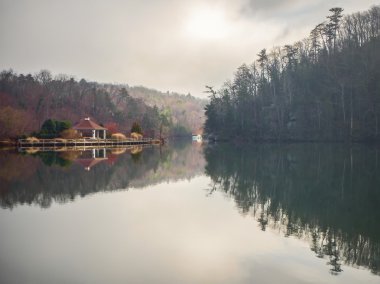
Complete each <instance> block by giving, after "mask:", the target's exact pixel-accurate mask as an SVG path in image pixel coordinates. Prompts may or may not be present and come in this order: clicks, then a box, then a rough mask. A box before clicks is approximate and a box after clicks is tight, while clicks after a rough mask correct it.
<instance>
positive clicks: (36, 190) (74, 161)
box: [0, 143, 204, 208]
mask: <svg viewBox="0 0 380 284" xmlns="http://www.w3.org/2000/svg"><path fill="white" fill-rule="evenodd" d="M189 146H190V147H189ZM0 164H1V165H2V167H0V185H1V187H0V206H1V207H2V208H13V207H15V206H17V205H21V204H29V205H31V204H36V205H38V206H40V207H42V208H49V207H50V206H51V204H52V203H53V202H58V203H66V202H71V201H73V200H74V199H76V198H77V197H84V196H87V195H90V194H94V193H97V192H108V191H115V190H127V189H128V188H130V187H133V188H144V187H146V186H148V185H154V184H157V183H161V182H167V181H176V180H181V179H190V178H192V177H194V176H197V175H201V174H203V171H204V159H203V155H202V149H201V148H200V147H191V143H190V144H189V143H176V144H175V145H173V146H169V147H162V148H160V147H148V148H144V149H142V148H141V147H132V148H130V149H109V150H105V152H104V150H99V151H95V152H94V151H84V152H78V151H71V152H67V151H66V152H33V155H29V154H24V155H22V154H17V153H10V152H0Z"/></svg>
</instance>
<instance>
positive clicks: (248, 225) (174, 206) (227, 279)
mask: <svg viewBox="0 0 380 284" xmlns="http://www.w3.org/2000/svg"><path fill="white" fill-rule="evenodd" d="M379 152H380V151H379V149H378V148H377V147H375V146H369V145H356V144H353V145H345V144H312V143H310V144H262V145H246V146H240V147H238V146H231V145H228V144H220V145H218V144H210V145H207V144H201V143H198V142H193V143H191V142H190V143H185V142H178V143H173V144H172V145H167V146H163V147H159V146H157V147H156V146H155V147H144V148H142V147H131V148H128V149H109V150H107V149H97V150H93V151H68V152H56V153H51V152H36V151H34V150H31V151H29V153H16V152H12V151H11V152H9V151H1V152H0V165H1V167H0V226H1V237H0V283H17V284H19V283H36V284H44V283H91V284H93V283H380V221H379V220H380V153H379Z"/></svg>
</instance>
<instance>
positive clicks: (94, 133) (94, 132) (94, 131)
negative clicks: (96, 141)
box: [92, 129, 96, 138]
mask: <svg viewBox="0 0 380 284" xmlns="http://www.w3.org/2000/svg"><path fill="white" fill-rule="evenodd" d="M92 138H96V130H95V129H94V130H92Z"/></svg>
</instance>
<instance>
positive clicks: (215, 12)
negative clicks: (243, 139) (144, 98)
mask: <svg viewBox="0 0 380 284" xmlns="http://www.w3.org/2000/svg"><path fill="white" fill-rule="evenodd" d="M374 4H380V1H379V0H377V1H374V0H315V1H307V0H282V1H281V0H230V1H227V0H204V1H199V0H187V1H182V0H176V1H174V0H82V1H81V0H59V1H56V0H0V68H1V69H9V68H12V69H14V70H15V71H16V72H18V73H27V72H28V73H29V72H30V73H35V72H37V71H38V70H40V69H49V70H51V71H52V72H53V74H58V73H64V74H69V75H74V76H75V78H77V79H81V78H85V79H87V80H94V81H98V82H107V83H127V84H129V85H144V86H147V87H151V88H155V89H158V90H161V91H165V92H166V91H177V92H181V93H186V94H187V93H189V92H190V93H191V94H192V95H195V96H204V94H203V93H202V92H203V90H204V86H205V85H206V84H207V85H212V86H216V87H220V86H221V84H222V83H223V82H224V81H225V80H226V79H229V78H231V77H232V75H233V73H234V71H235V70H236V68H237V67H238V66H239V65H241V64H242V63H251V62H253V60H254V59H255V57H256V54H257V53H258V51H259V50H260V49H262V48H269V49H270V48H271V47H273V46H276V45H283V44H287V43H293V42H294V41H296V40H300V39H302V38H304V37H306V36H307V35H308V34H309V32H310V30H311V29H312V28H313V27H314V26H315V25H317V24H318V23H320V22H322V21H324V19H325V17H326V15H328V14H329V12H328V10H329V9H330V8H331V7H336V6H338V7H342V8H344V9H345V13H351V12H356V11H360V10H366V9H368V8H370V7H371V6H372V5H374Z"/></svg>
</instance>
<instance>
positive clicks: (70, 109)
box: [0, 70, 191, 138]
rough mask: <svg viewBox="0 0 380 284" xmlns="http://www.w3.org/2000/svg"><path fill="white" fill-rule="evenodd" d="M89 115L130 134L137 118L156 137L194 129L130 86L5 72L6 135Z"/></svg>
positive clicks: (1, 89) (0, 95)
mask: <svg viewBox="0 0 380 284" xmlns="http://www.w3.org/2000/svg"><path fill="white" fill-rule="evenodd" d="M87 116H90V117H92V118H94V119H95V120H96V121H97V122H98V123H100V124H102V125H103V126H105V127H106V128H109V129H110V130H111V131H112V132H123V133H129V132H130V130H131V127H132V125H133V123H134V122H137V123H138V124H139V125H140V126H141V128H142V131H143V132H144V133H146V135H148V136H151V137H152V136H156V137H158V136H159V135H164V136H168V135H176V134H177V133H180V134H183V135H186V134H190V133H191V129H189V128H188V125H184V124H181V123H180V122H178V121H176V120H175V118H174V117H173V115H172V113H171V111H170V110H169V109H168V108H164V107H159V106H156V105H148V104H146V103H145V102H144V101H143V99H141V98H134V97H132V96H131V95H130V93H129V91H128V89H127V88H126V87H122V86H118V85H110V84H99V83H96V82H88V81H86V80H85V79H81V80H79V81H78V80H76V79H74V78H73V77H70V76H67V75H62V74H60V75H56V76H53V75H52V73H51V72H50V71H48V70H41V71H40V72H38V73H36V74H34V75H32V74H27V75H24V74H17V73H16V72H14V71H13V70H4V71H2V72H0V138H17V137H19V136H21V135H29V134H30V133H33V132H36V131H39V130H40V129H41V127H42V126H43V125H44V123H45V122H46V121H49V120H60V121H69V122H71V123H72V124H75V123H76V122H78V121H79V120H80V119H81V118H84V117H87Z"/></svg>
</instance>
